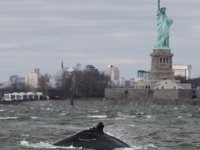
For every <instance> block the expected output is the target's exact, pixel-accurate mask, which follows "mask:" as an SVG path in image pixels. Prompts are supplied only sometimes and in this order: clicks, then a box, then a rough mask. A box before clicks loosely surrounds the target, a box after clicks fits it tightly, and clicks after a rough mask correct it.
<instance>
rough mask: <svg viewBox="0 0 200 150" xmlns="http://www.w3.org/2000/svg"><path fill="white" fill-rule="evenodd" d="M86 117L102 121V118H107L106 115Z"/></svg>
mask: <svg viewBox="0 0 200 150" xmlns="http://www.w3.org/2000/svg"><path fill="white" fill-rule="evenodd" d="M87 117H89V118H98V119H103V118H107V115H90V116H87Z"/></svg>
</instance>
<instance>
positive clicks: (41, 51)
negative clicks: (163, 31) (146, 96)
mask: <svg viewBox="0 0 200 150" xmlns="http://www.w3.org/2000/svg"><path fill="white" fill-rule="evenodd" d="M161 5H162V6H165V7H167V10H166V11H167V14H168V15H169V16H170V17H171V18H173V20H174V24H173V26H172V28H171V36H170V47H171V50H172V53H174V58H173V61H174V64H190V65H192V66H193V69H192V77H198V76H200V66H199V64H198V61H197V60H198V56H199V55H200V52H199V51H198V49H200V47H199V45H198V43H199V42H198V40H199V39H200V21H199V19H198V18H199V17H200V10H199V8H198V6H200V1H198V0H190V1H187V0H177V1H173V0H168V1H161ZM177 6H178V7H177ZM0 8H1V13H0V22H1V23H0V33H1V34H0V39H1V40H0V50H1V55H0V56H1V59H0V68H1V78H0V82H2V81H5V80H7V79H8V78H9V76H11V75H13V74H17V75H19V76H24V75H26V74H27V72H28V71H29V70H30V68H40V70H41V71H42V73H49V74H55V73H56V70H58V69H60V63H61V61H62V60H63V61H64V63H65V66H68V67H72V66H75V64H77V63H80V64H82V66H83V67H84V66H86V65H87V64H92V65H94V66H95V67H97V68H98V69H99V70H100V71H101V70H103V69H105V68H106V66H107V65H109V64H112V65H115V66H117V67H119V69H120V72H121V76H124V77H126V78H131V77H134V76H136V74H137V70H140V69H144V70H147V71H148V70H150V67H151V66H150V61H151V58H150V53H151V52H152V49H153V48H154V45H155V42H156V12H155V10H156V8H157V0H154V1H148V0H140V1H131V0H117V1H116V0H101V1H97V0H85V1H82V0H77V1H76V2H75V1H70V0H59V1H56V0H20V1H14V0H0Z"/></svg>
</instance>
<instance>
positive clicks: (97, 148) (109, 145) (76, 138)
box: [53, 122, 130, 150]
mask: <svg viewBox="0 0 200 150" xmlns="http://www.w3.org/2000/svg"><path fill="white" fill-rule="evenodd" d="M103 128H104V125H103V123H102V122H100V123H99V124H98V125H97V126H95V127H93V128H91V129H88V130H84V131H81V132H79V133H77V134H75V135H72V136H70V137H67V138H65V139H62V140H59V141H57V142H56V143H54V144H53V145H55V146H67V147H68V146H73V147H82V148H87V149H93V150H113V149H116V148H128V147H130V146H129V145H128V144H126V143H125V142H123V141H121V140H119V139H117V138H115V137H113V136H110V135H107V134H105V133H104V132H103Z"/></svg>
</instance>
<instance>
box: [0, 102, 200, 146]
mask: <svg viewBox="0 0 200 150" xmlns="http://www.w3.org/2000/svg"><path fill="white" fill-rule="evenodd" d="M100 121H102V122H103V123H104V125H105V128H104V130H105V132H106V133H107V134H110V135H113V136H115V137H117V138H119V139H121V140H123V141H125V142H126V143H128V144H129V145H131V146H132V148H131V149H133V150H197V149H200V107H199V106H189V105H188V106H163V105H161V106H160V105H140V106H134V105H125V104H123V105H121V104H115V105H113V104H112V105H111V104H102V105H79V106H74V107H72V106H70V105H68V103H65V102H63V101H60V102H53V101H52V102H50V101H45V102H26V103H21V104H19V105H0V145H1V146H0V149H2V150H37V149H42V150H49V149H75V148H72V147H62V148H61V147H54V146H53V145H52V143H53V142H55V141H57V140H59V139H61V138H64V137H66V136H69V135H71V134H74V133H76V132H78V131H82V130H84V129H88V128H91V127H93V126H94V125H96V124H97V123H98V122H100Z"/></svg>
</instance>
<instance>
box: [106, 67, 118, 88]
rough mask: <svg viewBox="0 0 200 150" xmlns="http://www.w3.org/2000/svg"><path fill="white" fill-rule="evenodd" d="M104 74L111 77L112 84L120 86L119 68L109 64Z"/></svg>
mask: <svg viewBox="0 0 200 150" xmlns="http://www.w3.org/2000/svg"><path fill="white" fill-rule="evenodd" d="M104 74H105V75H107V76H109V77H110V79H111V82H112V85H114V86H119V79H120V70H119V68H117V67H115V66H113V65H108V67H107V68H106V70H105V72H104Z"/></svg>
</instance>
